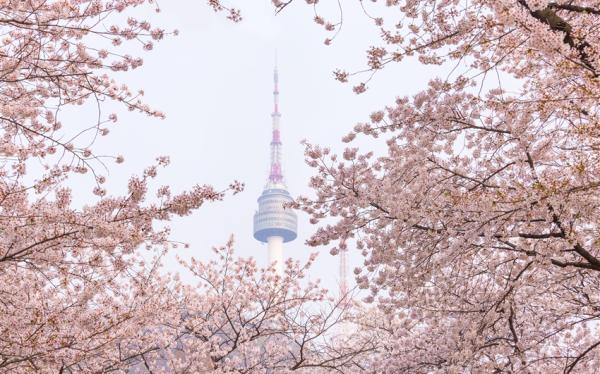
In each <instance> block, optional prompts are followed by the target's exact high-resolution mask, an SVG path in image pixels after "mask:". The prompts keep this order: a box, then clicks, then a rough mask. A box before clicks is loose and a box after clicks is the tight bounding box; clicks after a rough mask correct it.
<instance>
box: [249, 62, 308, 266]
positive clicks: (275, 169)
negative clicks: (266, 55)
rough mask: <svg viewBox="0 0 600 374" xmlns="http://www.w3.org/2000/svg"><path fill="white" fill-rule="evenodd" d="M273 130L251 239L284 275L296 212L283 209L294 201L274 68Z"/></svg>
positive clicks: (296, 226) (295, 222) (276, 72)
mask: <svg viewBox="0 0 600 374" xmlns="http://www.w3.org/2000/svg"><path fill="white" fill-rule="evenodd" d="M273 80H274V85H275V88H274V90H273V107H274V108H273V113H272V114H271V118H272V121H273V130H272V134H271V164H270V172H269V177H268V179H267V184H266V185H265V188H264V190H263V192H262V194H261V195H260V197H259V198H258V211H257V212H256V213H254V238H255V239H256V240H258V241H261V242H263V243H267V245H268V251H269V263H270V265H272V264H273V263H275V269H276V272H277V273H278V274H280V275H282V274H283V243H287V242H290V241H292V240H294V239H296V237H297V236H298V234H297V232H298V218H297V216H296V212H294V211H293V210H292V209H291V208H287V207H285V204H286V203H290V202H292V201H293V199H292V196H291V195H290V193H289V192H288V191H287V187H286V185H285V182H284V180H283V173H282V170H281V135H280V131H279V121H280V118H281V113H279V75H278V71H277V65H276V66H275V70H274V72H273Z"/></svg>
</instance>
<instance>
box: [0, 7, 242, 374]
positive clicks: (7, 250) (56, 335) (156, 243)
mask: <svg viewBox="0 0 600 374" xmlns="http://www.w3.org/2000/svg"><path fill="white" fill-rule="evenodd" d="M152 3H153V1H145V0H107V1H96V0H94V1H91V0H56V1H47V0H23V1H22V0H6V1H0V28H1V30H2V41H1V42H0V55H1V58H0V72H1V73H0V138H1V141H0V162H1V167H0V336H1V338H0V372H11V373H25V372H27V373H30V372H44V373H66V372H105V371H110V370H113V371H118V370H125V369H124V368H125V367H127V366H128V365H129V361H131V360H132V359H133V358H135V357H138V356H140V355H141V354H144V353H145V352H148V351H152V350H156V349H157V347H159V346H160V344H159V343H160V339H161V338H162V337H161V336H159V335H152V336H149V335H148V334H146V330H147V327H148V326H150V325H152V324H156V323H160V322H161V321H167V320H169V319H170V318H172V315H173V314H174V313H175V314H176V313H177V312H178V310H179V308H178V304H177V298H174V297H173V296H172V293H173V289H171V288H169V287H167V285H168V283H169V279H168V277H167V278H165V277H159V274H158V273H159V264H160V258H161V257H162V255H163V253H164V252H165V251H166V250H167V248H168V247H170V246H171V245H172V244H173V243H172V242H171V240H170V238H169V235H168V234H169V230H168V228H162V229H157V228H156V227H158V226H156V225H155V222H158V221H168V220H169V219H170V218H171V217H173V216H185V215H188V214H190V213H191V212H192V211H193V210H195V209H197V208H199V207H200V206H201V205H202V204H203V203H204V202H208V201H215V200H220V199H222V198H223V197H224V193H225V192H226V191H217V190H215V189H213V188H212V187H210V186H207V185H204V186H202V185H198V186H195V187H193V188H191V189H190V190H189V191H186V192H183V193H180V194H172V193H171V192H170V190H169V188H168V187H161V188H160V189H158V190H157V191H156V197H154V196H148V195H149V191H148V182H149V180H150V179H152V178H155V177H156V175H157V168H158V167H162V166H166V165H167V164H168V158H167V157H160V158H158V159H157V162H156V165H152V166H150V167H148V168H147V169H146V170H144V171H143V173H142V174H141V176H133V177H132V178H131V179H130V180H129V184H128V193H127V194H126V195H125V196H111V195H110V194H109V193H108V192H107V191H106V189H105V188H104V187H103V186H104V184H105V182H106V177H105V176H103V175H101V174H99V171H105V170H107V168H108V166H107V162H109V161H111V160H114V161H116V162H117V163H120V162H122V161H123V157H122V156H119V155H115V156H100V155H97V154H96V153H95V151H94V147H93V144H94V140H95V139H96V138H97V137H99V136H105V135H107V134H108V133H109V128H110V126H111V125H112V123H114V122H116V121H117V115H116V114H108V113H104V112H103V111H102V108H104V107H105V106H106V102H108V101H112V102H114V103H116V105H121V106H123V107H125V108H126V109H128V110H131V111H137V112H140V113H142V114H146V115H148V116H153V117H159V118H160V117H163V114H162V113H161V112H159V111H157V110H155V109H152V108H150V107H149V106H148V105H146V104H145V103H144V102H143V101H142V100H141V98H140V97H141V95H142V94H143V92H142V91H139V92H134V91H132V90H131V89H129V88H128V87H127V86H125V85H122V84H119V83H118V82H117V81H116V80H115V78H114V77H115V72H126V71H129V70H131V69H136V68H138V67H140V66H141V65H142V59H141V58H140V57H135V56H131V55H129V54H125V53H124V51H123V50H122V47H121V45H122V44H127V45H128V50H135V47H136V44H139V50H140V51H143V50H146V51H149V50H152V49H153V44H154V43H155V42H157V41H160V40H161V39H162V38H163V36H164V35H165V31H164V30H162V29H160V28H156V27H153V26H152V25H151V24H150V23H149V22H148V21H146V20H141V19H136V18H134V17H133V16H130V17H127V15H128V14H133V13H132V9H133V8H136V7H141V6H148V4H150V5H151V6H154V5H152ZM82 105H83V106H85V105H87V106H91V107H94V106H97V112H96V113H95V114H94V113H93V112H92V115H91V117H90V118H88V120H89V121H90V122H89V124H88V125H85V126H81V125H80V124H78V123H72V122H63V117H64V114H65V113H68V112H69V110H73V109H74V108H76V107H78V106H82ZM113 106H114V105H113ZM70 108H73V109H70ZM86 173H87V174H88V175H91V179H92V181H93V182H94V186H93V192H94V194H95V195H97V201H95V202H94V201H90V202H89V204H88V205H86V206H84V207H82V208H80V207H76V206H74V205H73V204H72V202H71V200H72V194H73V192H72V191H71V190H70V189H69V188H68V184H67V180H68V178H69V177H71V176H72V175H74V174H86ZM241 187H242V186H241V184H239V183H233V184H232V185H231V186H230V187H229V188H228V190H231V191H232V192H234V193H235V192H238V191H240V189H241ZM76 192H78V193H79V194H83V193H84V191H76ZM163 227H164V226H163ZM143 248H146V249H148V250H149V251H150V252H149V254H148V255H142V254H141V252H140V250H142V249H143Z"/></svg>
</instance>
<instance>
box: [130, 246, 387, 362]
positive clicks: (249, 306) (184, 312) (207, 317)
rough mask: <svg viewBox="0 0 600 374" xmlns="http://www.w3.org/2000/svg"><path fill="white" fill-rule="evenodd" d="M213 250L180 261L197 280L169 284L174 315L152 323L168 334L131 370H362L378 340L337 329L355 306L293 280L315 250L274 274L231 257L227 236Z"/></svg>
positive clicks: (356, 314)
mask: <svg viewBox="0 0 600 374" xmlns="http://www.w3.org/2000/svg"><path fill="white" fill-rule="evenodd" d="M214 251H215V252H216V254H217V255H218V257H217V260H216V261H211V262H209V263H205V262H200V261H196V260H194V259H193V260H192V261H191V262H190V263H185V262H182V264H183V265H184V266H185V267H186V268H187V269H188V270H189V271H191V273H192V274H193V275H194V279H196V280H197V281H198V283H197V284H196V285H182V284H178V285H177V287H174V288H172V289H174V290H177V295H178V300H179V314H178V316H179V317H178V318H175V319H171V320H169V321H167V322H166V323H164V322H163V323H161V324H160V325H159V324H157V325H154V326H155V327H154V329H155V331H160V332H161V333H162V334H163V336H168V337H169V339H170V340H168V341H167V342H168V344H165V345H163V346H162V348H161V349H160V350H155V351H149V352H148V353H145V354H144V355H141V356H139V357H138V358H137V366H135V367H134V370H133V372H139V373H147V372H161V370H163V371H164V372H167V373H173V372H181V373H198V372H228V373H229V372H236V373H266V372H277V373H279V372H306V373H321V372H322V373H330V372H370V370H368V369H369V367H370V366H371V364H370V363H369V361H368V357H369V356H370V355H371V354H372V353H373V352H375V351H376V350H377V349H378V347H379V343H378V342H377V341H375V340H374V337H373V336H371V335H364V334H362V333H361V331H360V330H359V329H354V330H353V331H352V332H344V331H343V329H342V328H343V325H344V324H348V325H352V326H354V321H356V320H357V318H358V317H359V316H361V315H362V311H359V308H356V307H355V305H354V303H353V302H352V301H351V300H349V299H344V298H342V299H333V298H331V296H329V294H328V291H327V290H326V289H323V288H322V287H320V286H319V282H304V283H306V284H305V285H301V284H302V283H303V282H302V279H303V278H304V277H305V275H306V272H307V271H308V270H309V268H310V266H311V264H312V262H313V261H314V260H315V258H316V256H312V257H311V258H310V259H309V261H308V263H306V264H304V265H302V266H301V265H300V263H299V262H297V261H292V260H291V259H290V260H288V262H287V264H286V268H285V273H284V275H283V276H282V277H281V276H279V275H277V274H276V271H275V268H274V267H270V268H267V269H260V268H258V267H257V265H256V262H255V260H254V259H252V258H247V259H244V258H238V257H236V256H234V252H233V244H232V241H230V242H229V243H228V244H227V245H226V246H224V247H221V248H215V249H214ZM148 333H149V334H150V333H151V332H148Z"/></svg>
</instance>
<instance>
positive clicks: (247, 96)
mask: <svg viewBox="0 0 600 374" xmlns="http://www.w3.org/2000/svg"><path fill="white" fill-rule="evenodd" d="M248 3H249V2H242V1H239V2H237V3H235V2H234V3H233V4H234V5H235V6H236V7H238V8H240V9H241V11H242V16H243V21H242V22H241V23H237V24H235V23H232V22H231V21H229V20H227V19H225V15H224V14H215V13H214V12H213V11H212V10H211V9H210V8H209V7H207V6H206V4H205V2H204V1H181V0H177V1H161V2H160V3H159V4H160V8H161V12H160V13H154V12H152V9H149V8H148V7H146V8H145V9H141V8H140V9H138V10H136V11H134V12H133V14H132V15H135V16H138V18H141V19H143V18H146V19H147V20H149V21H150V22H152V23H153V26H160V27H162V28H164V29H165V31H167V32H169V31H172V30H174V29H177V30H178V31H179V35H178V36H172V35H171V36H167V37H166V38H165V39H164V40H163V41H161V42H159V43H156V44H155V47H154V50H153V51H152V52H150V53H145V52H143V51H142V48H141V46H138V45H135V44H132V45H127V48H130V49H131V51H130V53H131V54H132V55H140V56H142V57H143V58H144V65H143V66H142V67H141V68H139V69H136V70H133V71H131V72H128V73H126V74H121V73H119V74H118V75H117V77H119V79H120V80H121V82H124V83H127V84H128V85H129V86H130V88H131V89H132V90H137V89H144V91H145V96H144V101H145V102H146V103H148V104H149V105H151V106H152V107H153V108H156V109H159V110H161V111H163V112H165V113H166V116H167V118H166V119H165V120H159V119H154V118H148V117H146V116H144V115H141V114H138V113H133V112H132V113H129V112H127V111H126V110H125V109H124V108H123V107H119V106H113V107H114V108H116V111H117V113H118V115H119V121H118V123H117V124H116V125H114V126H109V128H110V131H111V134H110V135H109V136H108V137H103V138H100V139H98V140H97V141H96V144H95V147H96V150H98V149H100V150H101V151H103V152H105V153H106V154H113V155H114V154H119V153H122V154H123V155H124V156H125V163H124V164H121V165H116V164H113V163H111V162H109V163H108V164H109V169H110V175H109V182H108V183H107V189H108V191H109V194H113V195H119V194H124V193H125V192H126V188H127V180H128V177H129V176H130V175H132V174H138V175H139V174H141V172H142V170H143V169H144V168H145V167H147V166H149V165H150V164H152V163H153V162H154V159H155V158H156V157H157V156H160V155H169V156H170V158H171V165H170V166H169V167H168V168H167V169H161V170H160V171H159V176H158V178H157V183H156V185H164V184H169V185H170V186H171V187H172V191H173V192H174V193H175V192H179V191H183V190H185V189H187V188H190V187H191V186H193V185H195V184H204V183H206V184H211V185H213V186H214V187H215V188H216V189H217V190H221V189H225V188H226V187H227V186H228V184H229V183H231V182H232V181H233V180H239V181H242V182H244V183H245V185H246V188H245V190H244V192H242V193H241V194H238V195H236V196H228V197H226V199H225V201H223V202H216V203H210V204H207V205H205V206H203V207H202V208H200V210H198V211H197V212H195V213H194V214H193V215H192V216H188V217H183V218H178V219H176V220H174V221H173V222H171V223H170V226H171V228H172V235H171V236H172V238H173V239H174V240H177V241H181V242H186V243H189V244H190V248H188V249H184V248H182V247H181V248H180V249H177V250H175V251H172V253H171V254H170V255H169V257H168V258H167V259H166V266H165V269H166V270H167V271H179V270H180V265H179V264H177V262H176V261H175V255H176V254H177V255H179V256H181V257H183V258H189V257H190V256H194V257H196V258H197V259H199V260H206V259H208V258H210V256H211V254H212V252H211V250H210V248H211V247H212V246H220V245H223V244H225V242H226V241H227V240H228V238H229V236H230V235H234V237H235V242H236V253H237V254H238V255H241V256H244V257H247V256H253V257H254V258H256V259H257V260H258V263H259V264H260V265H266V264H267V248H266V245H265V244H262V243H260V242H258V241H256V240H255V239H254V238H253V237H252V218H253V214H254V212H255V210H256V209H257V203H256V199H257V198H258V196H259V195H260V193H261V192H262V189H263V187H264V185H265V182H266V178H267V174H268V164H269V142H270V137H271V117H270V114H271V112H272V108H273V97H272V91H273V64H274V51H275V49H277V51H278V65H279V87H280V111H281V113H282V118H281V134H282V141H283V172H284V176H285V180H286V183H287V186H288V190H289V192H290V193H291V194H292V196H298V195H309V196H311V195H312V191H311V190H310V189H309V188H308V181H309V178H310V176H311V175H312V170H311V168H309V167H308V166H306V165H305V163H304V156H303V146H302V145H301V144H300V142H301V141H302V140H303V139H306V140H308V141H309V142H311V143H313V144H320V145H323V146H330V147H331V148H332V150H333V151H341V150H343V148H344V143H342V142H341V137H342V136H343V135H345V134H346V133H347V132H348V131H350V130H351V129H352V128H353V127H354V125H355V124H356V123H357V122H359V121H366V120H367V119H368V117H369V115H370V113H372V112H373V111H376V110H380V109H383V108H384V106H385V105H386V104H393V102H394V99H395V98H396V97H397V96H404V95H407V94H414V93H416V92H417V91H419V90H421V89H423V88H425V85H426V82H427V81H428V80H429V78H430V76H431V73H430V72H431V69H432V68H431V67H429V68H428V67H424V66H421V65H419V63H418V62H416V61H408V62H403V63H402V64H394V65H392V66H389V67H388V68H386V69H385V70H384V71H383V72H380V73H378V74H377V75H376V76H375V78H374V79H373V80H372V81H371V82H370V84H369V87H370V88H369V90H368V91H367V92H366V93H364V94H361V95H356V94H354V93H353V92H352V89H351V88H352V86H351V84H341V83H339V82H337V81H335V80H334V79H333V74H332V72H333V71H334V70H335V69H336V68H341V69H344V70H347V71H351V72H352V71H356V70H362V69H363V68H364V67H365V66H366V58H365V56H366V54H365V51H366V49H367V48H368V47H369V46H370V45H371V44H370V43H372V42H374V41H375V42H376V41H378V29H377V28H376V27H375V26H374V25H373V22H372V20H370V19H369V18H368V17H366V16H365V15H364V14H363V13H362V11H361V9H360V4H359V3H353V2H347V3H344V6H345V8H344V14H343V16H344V24H343V28H342V31H341V33H340V34H339V35H338V36H337V38H336V39H335V40H334V42H333V44H332V45H331V46H326V45H325V44H324V43H323V41H324V39H325V38H326V37H330V36H331V33H328V32H326V31H325V30H324V29H323V27H322V26H319V25H317V24H316V23H314V22H313V21H312V19H313V17H314V13H313V11H312V8H310V7H308V6H306V5H305V4H304V3H303V2H297V3H295V4H292V5H290V6H289V7H288V8H286V9H285V10H284V11H283V12H281V13H279V14H278V15H275V14H274V8H273V7H272V5H271V2H270V1H269V0H261V1H252V4H248ZM334 3H335V2H331V4H330V6H331V8H330V9H329V8H328V7H327V6H325V5H320V7H319V10H320V13H321V14H322V15H324V16H326V17H329V18H331V19H333V20H337V19H338V17H339V10H338V8H337V4H334ZM428 69H429V70H428ZM111 105H112V104H108V107H111ZM104 112H105V114H108V113H110V111H109V110H106V109H105V110H104ZM80 118H82V119H84V118H86V117H80ZM89 119H90V117H89V114H88V117H87V120H89ZM358 144H360V145H361V146H363V148H362V149H361V150H362V151H365V150H377V149H379V150H383V149H384V147H383V145H384V144H383V142H382V141H381V140H378V141H377V142H374V141H373V140H372V139H364V140H360V137H359V142H358ZM76 191H78V190H76ZM91 196H92V195H91V194H90V195H86V192H81V193H78V196H75V198H76V200H77V199H80V200H81V201H90V199H92V201H93V199H94V198H93V197H91ZM298 221H299V222H298V239H296V240H295V241H293V242H291V243H286V245H285V250H284V251H285V252H284V256H289V257H293V258H295V259H299V260H304V259H306V258H307V257H308V255H309V254H310V253H312V252H320V255H319V258H318V260H317V262H316V264H315V266H314V267H313V268H312V270H311V272H310V278H312V279H315V278H321V279H322V281H323V283H324V284H325V285H326V286H328V287H330V288H333V289H334V290H336V288H337V284H338V279H339V277H338V275H339V274H338V257H337V256H335V257H334V256H331V255H330V254H329V248H323V247H321V248H313V247H308V246H307V245H306V244H305V240H306V239H307V238H308V237H309V236H310V235H311V234H312V233H313V232H314V230H315V229H316V226H313V225H310V224H309V223H308V217H307V215H306V214H304V213H302V212H298ZM348 262H349V265H350V266H349V275H350V276H349V278H352V276H351V274H352V269H353V268H354V267H355V266H360V264H361V263H362V257H361V256H360V253H358V252H357V251H355V250H353V248H351V247H350V251H349V255H348ZM184 279H185V276H184ZM349 281H350V284H353V280H352V279H349Z"/></svg>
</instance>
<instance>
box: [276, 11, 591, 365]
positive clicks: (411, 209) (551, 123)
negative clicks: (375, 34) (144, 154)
mask: <svg viewBox="0 0 600 374" xmlns="http://www.w3.org/2000/svg"><path fill="white" fill-rule="evenodd" d="M274 3H275V6H277V7H278V9H279V11H282V10H283V9H285V11H286V12H287V11H293V10H292V9H293V5H298V4H299V3H298V2H292V1H286V2H282V1H275V2H274ZM296 3H298V4H296ZM306 3H308V4H309V5H310V6H312V7H314V8H315V14H316V16H315V21H316V23H317V24H319V25H322V26H323V27H325V29H326V30H328V31H329V32H331V33H332V36H331V37H329V38H328V39H327V40H326V43H331V41H332V40H334V39H335V35H337V32H338V31H339V29H340V27H341V19H342V18H341V15H340V20H335V19H333V20H328V19H325V18H323V17H321V15H320V13H319V9H320V4H319V3H318V2H317V1H306ZM339 4H340V6H341V9H342V10H343V8H344V7H346V6H349V5H346V4H343V3H341V2H340V3H339ZM360 6H363V7H364V8H363V9H364V12H365V14H366V17H369V18H370V19H372V21H373V23H374V25H375V27H377V28H379V31H380V35H381V40H379V41H377V42H375V43H374V45H373V47H371V48H370V49H369V50H368V51H367V57H368V67H367V69H366V70H365V71H366V72H365V71H362V72H357V73H351V72H350V73H349V72H345V71H343V70H339V71H336V72H335V75H336V78H337V79H338V80H340V81H342V82H345V81H351V80H354V81H355V82H356V83H355V86H354V90H355V91H356V92H357V93H361V92H363V91H365V90H366V89H368V85H369V84H371V83H372V82H375V81H376V78H377V73H378V72H380V71H381V70H382V69H385V68H386V66H388V65H390V64H392V63H401V62H402V61H403V60H405V59H409V58H417V59H418V60H419V61H420V62H421V63H423V64H428V65H441V67H440V69H441V73H440V74H441V77H439V78H433V79H431V80H430V81H429V83H428V85H427V87H424V89H423V90H422V91H420V92H417V93H415V95H414V96H412V97H399V98H397V99H396V100H395V101H394V102H393V103H392V104H390V105H388V106H387V107H385V108H383V109H382V110H380V111H376V112H374V113H373V114H372V116H371V118H370V121H367V122H366V123H359V124H358V125H356V127H355V128H354V130H353V131H351V132H350V133H349V134H348V135H347V136H345V137H344V141H346V142H352V141H353V140H354V139H355V138H356V137H357V136H362V137H371V138H372V139H374V140H373V141H378V140H377V139H382V141H385V145H386V147H387V153H384V154H376V153H374V152H369V150H368V149H365V150H359V149H358V148H357V147H351V146H349V147H348V148H347V149H346V150H345V151H344V152H343V154H342V155H337V154H332V152H331V151H330V150H329V149H328V148H323V147H319V146H317V145H312V144H307V146H306V155H307V162H308V164H309V165H310V166H312V167H314V168H315V176H314V177H313V178H312V181H311V184H312V186H313V187H314V189H315V191H316V198H310V199H309V198H304V199H303V200H302V201H300V205H301V206H302V207H303V208H304V209H305V210H306V211H307V212H308V213H310V214H311V215H312V221H313V223H318V222H320V221H321V220H322V219H324V218H329V217H334V218H335V219H336V221H335V223H333V224H331V225H325V226H321V227H320V228H319V229H318V230H317V232H316V233H315V235H314V236H313V237H312V239H311V240H310V243H311V244H313V245H332V246H333V248H332V252H333V253H336V252H337V251H338V250H339V248H338V247H339V246H338V245H336V244H335V243H336V242H340V243H350V242H351V240H354V243H355V244H356V247H357V248H358V249H359V251H361V252H362V254H363V255H364V258H365V260H364V265H365V266H364V271H362V270H363V269H357V270H356V271H355V273H356V277H357V281H358V284H359V286H360V287H361V288H363V289H365V290H368V291H367V292H368V293H369V296H367V301H372V302H374V303H375V305H376V306H377V309H378V310H379V311H380V312H379V313H380V315H381V318H373V319H365V320H363V321H362V322H361V323H362V325H364V326H365V327H366V328H367V329H370V330H371V332H372V333H373V334H378V335H379V336H380V339H381V341H386V342H387V343H386V346H387V349H386V350H382V351H380V352H379V353H378V356H374V361H373V362H374V363H375V364H376V365H377V367H378V369H379V370H381V371H385V372H394V373H397V372H411V373H413V372H414V373H429V372H461V373H462V372H493V373H539V372H544V373H555V372H564V373H591V372H594V371H595V370H596V369H597V368H598V366H599V363H600V332H599V331H600V330H598V322H599V318H600V292H599V291H598V290H599V289H600V288H599V286H600V282H599V279H600V278H599V276H600V239H599V238H600V236H599V224H600V209H599V203H600V201H599V196H600V194H599V190H598V189H599V187H600V169H599V165H600V163H599V160H600V132H599V127H598V123H600V122H599V116H600V107H599V106H598V98H599V96H600V79H599V74H600V44H599V43H600V42H599V41H600V31H599V29H598V27H597V26H598V24H600V7H599V5H598V2H596V1H585V0H581V1H543V0H541V1H540V0H535V1H534V0H498V1H488V0H468V1H452V0H448V1H437V0H406V1H399V0H388V1H383V2H381V1H380V2H378V1H373V2H372V3H367V2H360ZM384 317H386V318H384Z"/></svg>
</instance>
